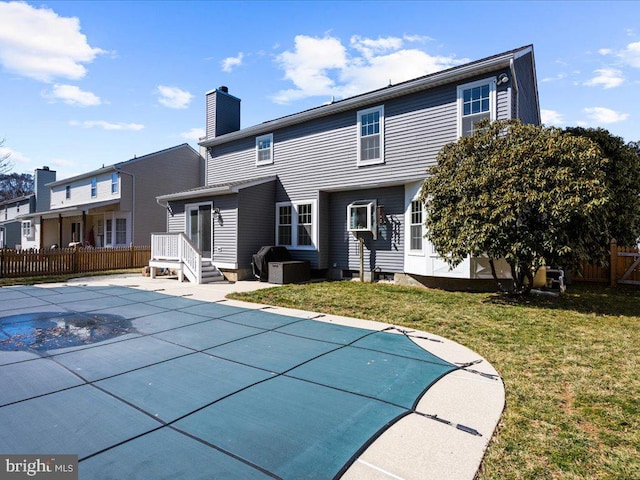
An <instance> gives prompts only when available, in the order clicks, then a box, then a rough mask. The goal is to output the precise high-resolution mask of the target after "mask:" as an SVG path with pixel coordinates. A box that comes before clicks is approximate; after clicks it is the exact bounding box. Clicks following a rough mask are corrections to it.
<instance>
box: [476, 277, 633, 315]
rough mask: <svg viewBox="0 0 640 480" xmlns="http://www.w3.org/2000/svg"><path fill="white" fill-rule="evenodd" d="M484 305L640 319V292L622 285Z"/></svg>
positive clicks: (503, 298) (492, 299) (495, 298)
mask: <svg viewBox="0 0 640 480" xmlns="http://www.w3.org/2000/svg"><path fill="white" fill-rule="evenodd" d="M483 303H491V304H495V305H510V306H521V307H529V308H541V309H549V310H565V311H566V310H570V311H575V312H578V313H583V314H595V315H609V316H621V315H624V316H632V317H640V288H638V287H632V286H626V285H620V286H618V287H616V288H611V287H605V286H601V285H585V284H578V285H570V286H569V287H567V291H566V293H565V294H564V295H561V296H559V297H551V296H539V295H536V294H535V293H532V294H530V295H528V296H526V297H517V296H513V295H507V294H500V293H496V294H493V295H491V296H489V297H488V298H487V299H486V300H484V302H483Z"/></svg>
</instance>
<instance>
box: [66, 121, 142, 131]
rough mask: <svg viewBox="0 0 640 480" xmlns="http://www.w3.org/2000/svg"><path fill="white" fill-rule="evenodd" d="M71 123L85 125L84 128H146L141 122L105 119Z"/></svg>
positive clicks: (71, 123) (71, 122)
mask: <svg viewBox="0 0 640 480" xmlns="http://www.w3.org/2000/svg"><path fill="white" fill-rule="evenodd" d="M69 125H72V126H74V127H84V128H93V127H99V128H102V129H104V130H133V131H138V130H142V129H143V128H144V125H141V124H139V123H123V122H118V123H112V122H106V121H104V120H86V121H84V122H77V121H75V120H72V121H70V122H69Z"/></svg>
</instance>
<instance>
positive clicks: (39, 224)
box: [21, 143, 204, 248]
mask: <svg viewBox="0 0 640 480" xmlns="http://www.w3.org/2000/svg"><path fill="white" fill-rule="evenodd" d="M203 162H204V160H203V158H202V157H201V156H200V154H198V152H196V151H195V150H194V149H193V148H192V147H190V146H189V145H188V144H186V143H185V144H182V145H178V146H175V147H171V148H167V149H165V150H161V151H158V152H155V153H150V154H148V155H144V156H140V157H134V158H132V159H130V160H127V161H124V162H120V163H116V164H113V165H109V166H106V167H102V168H99V169H97V170H93V171H90V172H86V173H83V174H81V175H76V176H74V177H71V178H66V179H64V180H59V181H54V182H50V183H49V184H48V185H47V188H48V189H49V193H50V203H49V205H48V208H47V209H46V210H45V211H39V212H35V213H30V214H28V215H24V216H21V220H22V221H23V224H24V222H31V223H32V225H34V228H33V229H32V231H31V237H30V239H25V238H23V242H22V243H23V246H29V247H33V248H41V247H44V248H48V247H51V246H53V245H57V246H60V247H66V246H68V245H76V244H81V245H91V246H95V247H108V246H125V245H131V244H134V245H149V242H150V240H151V233H152V232H156V231H164V229H165V225H166V213H165V209H164V207H161V206H160V205H158V203H157V202H156V197H157V196H158V195H162V194H166V193H168V192H173V191H176V190H179V189H188V188H193V187H197V186H199V185H202V183H201V182H202V178H203V171H204V165H203Z"/></svg>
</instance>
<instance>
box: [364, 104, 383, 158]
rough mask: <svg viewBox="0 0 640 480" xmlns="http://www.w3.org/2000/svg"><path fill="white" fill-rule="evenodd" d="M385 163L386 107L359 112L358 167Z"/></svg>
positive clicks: (381, 106)
mask: <svg viewBox="0 0 640 480" xmlns="http://www.w3.org/2000/svg"><path fill="white" fill-rule="evenodd" d="M377 163H384V106H383V105H380V106H379V107H373V108H368V109H366V110H360V111H359V112H358V166H363V165H374V164H377Z"/></svg>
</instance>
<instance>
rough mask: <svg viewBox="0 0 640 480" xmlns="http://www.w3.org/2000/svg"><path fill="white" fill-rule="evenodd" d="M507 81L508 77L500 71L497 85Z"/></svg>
mask: <svg viewBox="0 0 640 480" xmlns="http://www.w3.org/2000/svg"><path fill="white" fill-rule="evenodd" d="M508 81H509V77H508V76H507V74H506V73H501V74H500V76H499V77H498V82H497V84H498V85H502V84H503V83H507V82H508Z"/></svg>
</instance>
